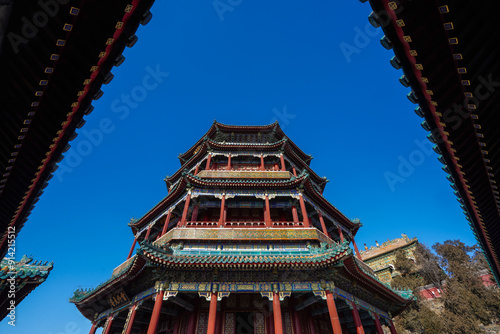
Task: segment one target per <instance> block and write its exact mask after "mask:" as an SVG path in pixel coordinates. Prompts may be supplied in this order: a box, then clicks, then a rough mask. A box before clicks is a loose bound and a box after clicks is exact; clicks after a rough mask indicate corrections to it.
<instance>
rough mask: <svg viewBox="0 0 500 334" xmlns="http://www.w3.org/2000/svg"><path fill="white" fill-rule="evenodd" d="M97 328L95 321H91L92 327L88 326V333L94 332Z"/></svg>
mask: <svg viewBox="0 0 500 334" xmlns="http://www.w3.org/2000/svg"><path fill="white" fill-rule="evenodd" d="M96 330H97V326H96V324H95V323H92V327H90V332H89V334H95V331H96Z"/></svg>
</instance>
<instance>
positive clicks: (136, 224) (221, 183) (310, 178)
mask: <svg viewBox="0 0 500 334" xmlns="http://www.w3.org/2000/svg"><path fill="white" fill-rule="evenodd" d="M219 131H227V132H228V133H230V132H236V131H239V132H242V131H244V132H249V133H262V135H268V138H275V140H276V141H274V142H265V143H248V142H225V141H218V140H216V138H219V140H220V136H217V133H218V132H219ZM270 134H272V135H270ZM214 148H216V149H227V150H233V151H234V152H237V151H239V152H241V151H245V150H255V152H256V153H257V152H263V151H264V152H265V151H273V150H276V149H282V150H283V151H284V152H286V155H287V158H290V157H292V158H293V159H296V160H294V163H296V164H297V165H298V166H300V167H301V168H304V169H303V171H302V173H301V174H300V175H297V177H295V176H292V175H290V178H288V179H275V178H263V179H253V178H221V179H214V178H205V177H200V176H197V175H194V171H193V170H194V167H195V165H196V164H198V163H200V161H202V160H203V159H204V158H205V157H206V155H207V154H208V152H209V150H212V149H214ZM310 158H311V157H310V156H309V155H306V154H305V153H304V152H303V151H302V150H300V149H299V148H298V147H297V146H296V145H295V144H294V143H293V142H292V141H291V140H290V139H289V138H288V137H287V136H286V135H285V134H284V133H283V131H282V130H281V128H280V126H279V124H278V123H277V122H275V123H272V124H269V125H263V126H234V125H225V124H221V123H218V122H215V121H214V123H213V124H212V126H211V127H210V129H209V130H208V131H207V133H206V134H205V135H204V136H203V137H202V138H201V139H200V140H198V141H197V142H196V144H195V145H193V146H192V147H191V148H190V149H189V150H188V151H186V152H185V153H183V154H181V155H179V159H180V161H181V165H182V167H181V168H180V169H179V170H177V172H176V173H175V174H174V175H172V176H171V177H168V178H167V179H166V182H167V186H169V187H170V193H169V194H168V196H167V197H166V198H164V199H163V200H162V201H161V202H160V203H158V204H157V205H156V206H155V207H154V208H153V209H152V210H150V211H149V212H148V213H147V214H146V215H144V216H143V217H142V218H140V219H138V220H137V221H133V222H131V223H130V224H129V225H130V226H131V228H132V231H133V232H134V234H135V233H136V232H137V230H139V229H140V228H141V227H143V226H145V225H146V224H148V223H149V222H150V220H151V219H154V218H155V217H157V216H158V215H159V214H160V213H162V212H163V211H164V210H165V209H166V208H168V206H169V205H171V204H172V203H175V202H176V201H177V200H178V199H179V198H180V197H181V196H182V195H183V194H184V193H185V190H186V186H187V185H190V186H197V187H200V188H224V189H245V188H246V189H249V188H266V189H269V190H272V189H281V190H282V189H296V188H302V189H304V190H305V192H306V194H307V195H308V196H310V197H311V199H313V200H314V201H316V202H317V203H319V204H320V205H321V206H322V207H323V208H324V210H325V211H326V212H328V213H329V214H330V215H331V216H332V217H334V218H335V219H336V220H337V221H338V222H339V223H340V224H342V225H343V226H344V227H345V228H346V229H347V230H349V231H351V233H352V235H355V234H356V233H357V231H358V229H359V228H360V227H361V224H360V223H359V222H357V221H352V220H350V219H348V218H347V217H346V216H345V215H343V214H342V213H341V212H340V211H339V210H338V209H337V208H335V207H334V206H333V205H332V204H331V203H330V202H328V200H326V198H324V197H323V195H322V192H323V189H324V187H325V185H326V182H327V181H328V180H326V178H321V177H319V176H318V175H317V174H316V173H315V172H314V171H313V170H312V169H311V168H310V167H309V162H310ZM303 159H306V160H307V161H305V160H303ZM315 185H320V189H318V188H317V187H316V186H315Z"/></svg>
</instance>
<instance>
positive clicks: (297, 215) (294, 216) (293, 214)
mask: <svg viewBox="0 0 500 334" xmlns="http://www.w3.org/2000/svg"><path fill="white" fill-rule="evenodd" d="M292 217H293V222H294V223H298V222H299V214H298V213H297V208H296V207H295V205H292Z"/></svg>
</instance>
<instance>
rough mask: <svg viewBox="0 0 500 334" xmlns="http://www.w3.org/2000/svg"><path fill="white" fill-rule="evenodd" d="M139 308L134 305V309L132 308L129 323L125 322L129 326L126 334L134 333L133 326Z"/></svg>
mask: <svg viewBox="0 0 500 334" xmlns="http://www.w3.org/2000/svg"><path fill="white" fill-rule="evenodd" d="M138 308H139V307H138V306H137V305H136V304H134V305H132V308H131V312H132V313H131V314H130V318H129V319H128V321H127V322H125V325H126V326H127V327H126V328H124V330H125V334H130V333H131V332H132V326H133V325H134V320H135V313H136V311H137V309H138Z"/></svg>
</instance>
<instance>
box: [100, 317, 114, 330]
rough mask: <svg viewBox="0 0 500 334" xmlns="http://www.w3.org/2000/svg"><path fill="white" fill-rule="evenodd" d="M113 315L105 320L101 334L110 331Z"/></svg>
mask: <svg viewBox="0 0 500 334" xmlns="http://www.w3.org/2000/svg"><path fill="white" fill-rule="evenodd" d="M113 319H114V316H110V317H109V318H108V321H106V325H105V326H104V327H105V329H104V330H103V331H102V334H109V333H110V332H111V325H113Z"/></svg>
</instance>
